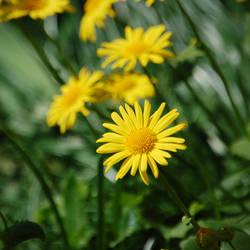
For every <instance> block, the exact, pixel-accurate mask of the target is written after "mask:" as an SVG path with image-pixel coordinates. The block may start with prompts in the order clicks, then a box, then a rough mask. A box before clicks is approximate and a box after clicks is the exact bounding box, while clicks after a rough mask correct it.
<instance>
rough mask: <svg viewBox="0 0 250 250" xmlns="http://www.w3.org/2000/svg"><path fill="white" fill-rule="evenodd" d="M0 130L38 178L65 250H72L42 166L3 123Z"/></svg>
mask: <svg viewBox="0 0 250 250" xmlns="http://www.w3.org/2000/svg"><path fill="white" fill-rule="evenodd" d="M0 129H1V131H2V132H3V134H4V135H5V136H6V137H7V138H8V140H9V141H10V143H11V144H12V145H13V147H14V148H15V149H16V150H17V151H18V152H19V153H20V155H21V156H22V157H23V159H24V161H25V162H26V163H27V167H28V168H29V169H30V170H31V172H32V173H33V174H34V176H35V177H36V178H37V180H38V182H39V184H40V186H41V188H42V190H43V192H44V194H45V196H46V198H47V199H48V202H49V203H50V206H51V208H52V211H53V212H54V215H55V218H56V221H57V224H58V226H59V228H60V230H61V236H62V238H63V241H64V244H65V249H66V250H69V249H71V248H70V246H69V242H68V237H67V234H66V231H65V228H64V225H63V221H62V218H61V215H60V213H59V211H58V209H57V206H56V203H55V201H54V198H53V195H52V192H51V190H50V188H49V185H48V184H47V182H46V180H45V179H44V178H43V176H42V174H41V173H40V171H39V169H40V168H41V166H40V165H39V164H38V162H37V161H36V160H34V159H33V158H32V157H31V153H30V152H29V151H27V150H26V149H25V148H24V147H23V145H21V144H20V143H19V142H18V141H17V139H16V138H15V137H14V136H13V135H12V134H11V132H10V131H9V129H8V128H7V127H6V126H5V125H4V124H3V122H1V124H0Z"/></svg>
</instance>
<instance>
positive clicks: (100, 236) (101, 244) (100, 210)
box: [97, 156, 106, 250]
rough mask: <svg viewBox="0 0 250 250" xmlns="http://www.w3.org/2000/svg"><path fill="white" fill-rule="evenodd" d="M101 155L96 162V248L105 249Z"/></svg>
mask: <svg viewBox="0 0 250 250" xmlns="http://www.w3.org/2000/svg"><path fill="white" fill-rule="evenodd" d="M103 170H104V169H103V157H102V156H101V157H100V159H99V163H98V169H97V175H98V249H100V250H105V248H106V247H105V242H104V241H105V235H104V199H103V198H104V196H103V186H104V185H103V184H104V174H103Z"/></svg>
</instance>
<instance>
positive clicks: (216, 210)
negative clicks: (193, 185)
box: [190, 147, 221, 220]
mask: <svg viewBox="0 0 250 250" xmlns="http://www.w3.org/2000/svg"><path fill="white" fill-rule="evenodd" d="M190 150H191V154H192V157H193V159H194V162H195V165H196V166H197V167H198V171H199V172H200V175H201V178H202V179H203V181H204V183H205V185H206V188H207V189H208V191H209V193H210V196H211V199H212V204H213V209H214V214H215V217H216V219H218V220H219V219H220V218H221V216H220V210H219V207H218V202H217V199H216V196H215V192H214V188H213V186H212V185H211V183H210V181H209V179H208V177H207V173H206V171H205V169H204V164H203V163H202V162H201V161H200V159H199V158H198V157H197V156H196V153H195V152H193V151H192V147H191V149H190Z"/></svg>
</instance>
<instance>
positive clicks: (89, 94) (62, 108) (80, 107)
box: [47, 68, 103, 133]
mask: <svg viewBox="0 0 250 250" xmlns="http://www.w3.org/2000/svg"><path fill="white" fill-rule="evenodd" d="M102 76H103V72H101V71H96V72H94V73H91V72H90V71H88V70H87V69H86V68H82V69H81V71H80V73H79V77H78V78H76V77H71V78H70V79H69V82H68V84H65V85H63V86H62V87H61V91H62V94H61V95H56V96H55V97H54V101H53V103H52V104H51V107H50V110H49V112H48V114H47V124H48V125H49V126H50V127H52V126H55V125H58V126H59V127H60V132H61V133H65V131H66V130H67V129H69V128H71V127H72V126H73V125H74V124H75V121H76V117H77V112H81V113H82V114H83V115H85V116H87V115H88V113H89V111H88V109H87V108H86V106H85V104H86V102H95V98H94V97H93V95H94V85H95V84H97V83H98V81H99V80H100V79H101V78H102Z"/></svg>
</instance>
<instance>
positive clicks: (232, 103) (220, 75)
mask: <svg viewBox="0 0 250 250" xmlns="http://www.w3.org/2000/svg"><path fill="white" fill-rule="evenodd" d="M176 2H177V4H178V6H179V8H180V10H181V12H182V14H183V15H184V16H185V18H186V19H187V21H188V23H189V25H190V27H191V29H192V31H193V32H194V34H195V36H196V37H197V40H198V41H199V42H200V44H201V47H202V49H203V50H204V51H205V52H206V54H207V57H208V59H209V61H210V63H211V66H212V67H213V69H214V71H215V72H216V73H217V74H218V76H219V77H220V79H221V81H222V83H223V85H224V88H225V90H226V93H227V96H228V98H229V100H230V102H231V105H232V107H233V109H234V112H235V114H236V116H237V118H238V120H239V122H240V124H241V125H242V129H243V131H244V133H245V134H246V135H247V131H246V127H245V122H244V119H243V117H242V115H241V114H240V112H239V110H238V108H237V106H236V104H235V102H234V99H233V96H232V93H231V91H230V88H229V84H228V82H227V80H226V78H225V77H224V75H223V73H222V71H221V69H220V67H219V65H218V63H217V62H216V60H215V59H214V57H213V55H212V53H211V51H210V49H209V48H208V46H207V45H206V44H205V43H204V42H203V41H202V39H201V37H200V35H199V32H198V30H197V28H196V26H195V24H194V22H193V21H192V19H191V18H190V16H189V14H188V13H187V11H186V10H185V8H184V7H183V6H182V4H181V1H180V0H176Z"/></svg>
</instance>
